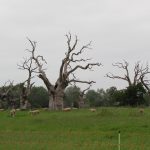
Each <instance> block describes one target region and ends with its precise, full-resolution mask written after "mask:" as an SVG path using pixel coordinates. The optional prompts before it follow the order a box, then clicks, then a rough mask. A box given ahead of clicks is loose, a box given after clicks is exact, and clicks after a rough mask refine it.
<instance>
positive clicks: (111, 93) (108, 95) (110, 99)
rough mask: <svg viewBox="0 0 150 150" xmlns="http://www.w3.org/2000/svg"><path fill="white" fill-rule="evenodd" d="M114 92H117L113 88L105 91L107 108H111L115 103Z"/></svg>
mask: <svg viewBox="0 0 150 150" xmlns="http://www.w3.org/2000/svg"><path fill="white" fill-rule="evenodd" d="M116 92H117V88H116V87H114V86H112V87H110V88H108V89H106V93H105V97H106V102H107V105H108V106H112V105H114V104H115V103H116V97H115V94H116Z"/></svg>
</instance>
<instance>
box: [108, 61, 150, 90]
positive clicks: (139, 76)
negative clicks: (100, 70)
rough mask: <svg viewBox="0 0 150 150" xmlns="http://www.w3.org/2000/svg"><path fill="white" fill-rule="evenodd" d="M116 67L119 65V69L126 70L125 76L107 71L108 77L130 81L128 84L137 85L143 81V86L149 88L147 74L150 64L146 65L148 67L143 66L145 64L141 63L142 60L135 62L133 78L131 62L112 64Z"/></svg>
mask: <svg viewBox="0 0 150 150" xmlns="http://www.w3.org/2000/svg"><path fill="white" fill-rule="evenodd" d="M112 65H113V66H115V67H118V68H119V69H121V71H122V70H124V75H123V76H118V75H114V74H112V73H107V74H106V77H108V78H112V79H121V80H125V81H127V82H128V86H132V85H133V86H135V85H137V84H138V83H142V84H143V86H144V87H145V88H146V89H147V90H148V80H146V75H147V74H149V73H150V72H149V66H148V65H146V67H143V65H141V64H140V61H138V62H136V63H135V66H134V71H133V78H131V76H130V73H129V63H128V62H127V61H125V60H124V61H123V63H121V62H117V63H114V64H112Z"/></svg>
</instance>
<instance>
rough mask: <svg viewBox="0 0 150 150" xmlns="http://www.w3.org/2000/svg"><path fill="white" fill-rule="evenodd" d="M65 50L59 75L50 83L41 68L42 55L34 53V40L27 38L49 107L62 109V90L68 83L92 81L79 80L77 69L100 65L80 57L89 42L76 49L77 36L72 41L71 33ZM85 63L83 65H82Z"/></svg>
mask: <svg viewBox="0 0 150 150" xmlns="http://www.w3.org/2000/svg"><path fill="white" fill-rule="evenodd" d="M66 37H67V49H68V50H67V52H66V53H65V57H64V58H63V59H62V63H61V65H60V69H59V76H58V79H57V81H56V82H55V84H52V83H51V82H50V80H49V79H48V77H47V75H46V73H45V70H44V68H43V65H44V63H46V61H45V59H44V58H43V56H40V55H37V56H36V55H35V50H36V42H33V41H31V40H29V42H30V44H31V46H32V49H31V50H28V51H29V52H30V53H31V58H32V60H34V62H35V64H36V66H37V67H38V77H39V78H40V79H41V80H42V81H43V82H44V84H45V86H46V88H47V90H48V94H49V108H50V109H55V110H58V109H62V108H63V99H64V94H65V93H64V91H65V89H66V87H68V85H70V84H72V83H84V84H91V82H94V81H84V80H79V79H77V78H76V76H75V72H76V71H77V70H80V69H81V70H91V69H92V68H93V66H100V65H101V64H100V63H87V62H88V61H89V60H90V59H83V58H80V56H81V54H82V53H83V52H84V51H85V50H87V49H90V45H91V42H90V43H88V44H87V45H84V46H82V47H81V48H80V49H79V50H78V51H76V49H77V44H78V38H77V36H75V41H74V42H73V43H72V36H71V34H70V33H69V34H67V35H66ZM53 63H55V62H53ZM82 64H85V65H82Z"/></svg>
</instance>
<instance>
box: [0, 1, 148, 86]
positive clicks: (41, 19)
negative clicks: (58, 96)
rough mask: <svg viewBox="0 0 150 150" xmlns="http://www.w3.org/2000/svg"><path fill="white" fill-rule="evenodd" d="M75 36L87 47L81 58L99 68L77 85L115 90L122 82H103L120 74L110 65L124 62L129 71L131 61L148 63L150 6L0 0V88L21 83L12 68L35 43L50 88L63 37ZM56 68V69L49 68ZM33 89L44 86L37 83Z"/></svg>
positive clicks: (85, 74) (61, 54)
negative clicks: (89, 82)
mask: <svg viewBox="0 0 150 150" xmlns="http://www.w3.org/2000/svg"><path fill="white" fill-rule="evenodd" d="M68 32H71V33H72V34H73V35H74V34H76V35H78V38H79V40H80V41H79V45H84V44H86V43H88V42H89V41H91V40H92V41H93V42H92V50H90V51H88V52H87V53H86V55H87V57H89V58H91V57H92V58H93V61H94V62H101V63H102V64H103V67H99V68H97V67H96V68H95V71H94V72H89V73H88V72H79V73H78V76H79V78H80V79H83V78H84V79H87V80H89V79H92V80H95V81H96V84H95V85H93V88H95V89H97V88H108V87H110V86H116V87H118V88H124V87H125V86H126V85H127V84H126V83H125V82H124V81H119V80H111V79H108V78H105V77H104V76H105V74H106V73H107V72H113V73H119V74H121V73H122V72H120V71H119V70H117V69H115V68H113V67H112V65H111V64H112V63H114V62H117V61H122V60H123V59H125V60H127V61H128V62H129V64H130V69H131V70H132V69H133V66H134V64H135V62H136V61H138V60H141V61H142V63H146V62H147V61H149V56H150V1H149V0H0V51H1V58H0V68H1V74H0V84H1V85H2V84H4V82H5V81H7V80H8V79H10V80H14V82H15V83H19V82H22V81H23V80H25V79H26V74H25V72H24V71H21V70H18V69H17V63H18V62H20V61H21V60H22V57H23V56H24V55H26V51H25V49H27V48H30V45H29V43H28V41H27V39H26V37H29V38H30V39H31V40H35V41H37V42H38V45H37V52H38V53H39V54H41V55H43V56H44V57H45V59H46V60H47V62H48V65H47V66H46V67H47V68H48V69H47V71H46V73H47V74H48V76H49V79H50V81H51V82H52V83H54V82H55V80H56V78H57V76H58V70H59V66H60V63H61V60H62V58H63V57H64V53H65V51H66V48H67V45H66V37H65V36H64V35H65V34H66V33H68ZM54 62H55V63H54ZM35 81H36V82H37V83H38V85H43V83H42V82H41V81H40V80H39V79H38V78H36V79H35Z"/></svg>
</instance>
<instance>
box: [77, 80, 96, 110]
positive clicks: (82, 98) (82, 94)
mask: <svg viewBox="0 0 150 150" xmlns="http://www.w3.org/2000/svg"><path fill="white" fill-rule="evenodd" d="M92 83H94V82H91V84H89V86H88V87H87V88H86V89H84V90H82V91H80V94H79V102H78V103H79V104H78V105H79V108H84V107H85V92H86V91H88V90H89V89H90V88H91V86H92Z"/></svg>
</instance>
